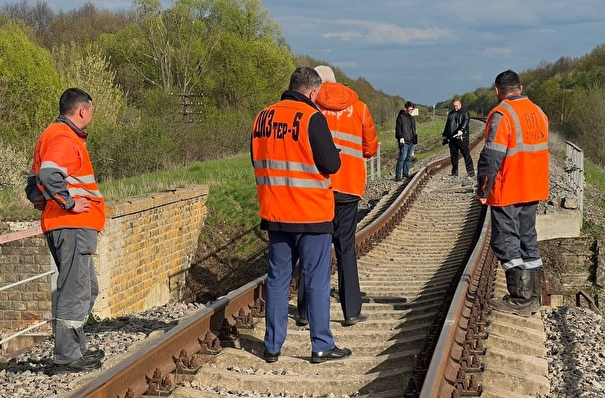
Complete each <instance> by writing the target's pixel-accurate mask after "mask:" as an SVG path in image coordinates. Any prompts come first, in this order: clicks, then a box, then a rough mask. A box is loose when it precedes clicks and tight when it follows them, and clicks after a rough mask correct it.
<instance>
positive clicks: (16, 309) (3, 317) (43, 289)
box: [0, 228, 51, 335]
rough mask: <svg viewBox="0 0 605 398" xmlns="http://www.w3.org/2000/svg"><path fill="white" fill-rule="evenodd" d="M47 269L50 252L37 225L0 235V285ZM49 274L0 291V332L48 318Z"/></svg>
mask: <svg viewBox="0 0 605 398" xmlns="http://www.w3.org/2000/svg"><path fill="white" fill-rule="evenodd" d="M49 270H50V253H49V251H48V247H47V246H46V238H45V237H44V235H42V233H41V231H40V229H39V228H37V229H34V230H30V231H23V232H13V233H10V234H6V235H1V236H0V286H6V285H10V284H12V283H15V282H18V281H21V280H24V279H27V278H30V277H33V276H36V275H38V274H42V273H44V272H47V271H49ZM50 286H51V277H50V276H45V277H43V278H41V279H38V280H36V281H32V282H28V283H25V284H22V285H19V286H17V287H14V288H11V289H8V290H4V291H2V292H0V335H1V334H2V333H3V332H5V331H8V330H18V329H24V328H26V327H28V326H31V325H34V324H36V323H39V322H41V321H42V320H45V319H50V318H51V302H50V293H51V287H50Z"/></svg>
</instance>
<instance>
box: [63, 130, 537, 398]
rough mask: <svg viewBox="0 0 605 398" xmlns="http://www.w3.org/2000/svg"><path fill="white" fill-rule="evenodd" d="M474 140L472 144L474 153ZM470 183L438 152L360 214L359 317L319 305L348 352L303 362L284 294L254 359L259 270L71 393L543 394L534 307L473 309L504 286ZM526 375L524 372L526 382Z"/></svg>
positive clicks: (303, 337) (259, 337) (302, 333)
mask: <svg viewBox="0 0 605 398" xmlns="http://www.w3.org/2000/svg"><path fill="white" fill-rule="evenodd" d="M477 144H479V140H478V139H476V140H475V142H474V143H473V146H476V145H477ZM478 150H479V147H476V148H475V149H474V150H473V155H474V157H475V158H476V156H477V153H478ZM473 191H474V189H473V187H472V186H469V187H463V186H462V184H461V180H458V179H453V178H452V177H450V176H449V160H448V159H443V160H441V161H437V162H434V163H431V164H430V165H429V166H427V167H426V168H425V169H423V170H421V171H420V172H418V173H417V174H416V175H415V176H414V178H413V179H412V180H411V181H409V182H408V183H407V186H405V187H402V188H399V189H396V190H395V191H393V192H391V193H390V194H389V195H386V196H385V198H383V200H382V201H381V203H379V204H378V205H377V206H376V207H375V208H374V209H373V210H372V212H370V214H368V216H366V218H365V219H364V221H363V222H362V223H361V224H360V227H361V229H360V230H359V232H358V235H357V252H358V256H359V260H358V267H359V274H360V285H361V290H362V293H363V295H364V296H363V299H364V300H363V301H364V303H363V307H362V311H363V312H364V313H365V314H367V315H368V320H367V321H365V322H363V323H359V324H357V325H355V326H352V327H344V326H343V325H342V322H343V321H344V320H343V316H342V312H341V309H340V304H339V303H338V301H337V299H336V298H332V299H331V308H330V312H331V327H332V332H333V334H334V339H335V341H336V343H337V344H338V345H339V346H341V347H347V348H350V349H351V350H352V351H353V355H352V357H351V358H348V359H346V360H342V361H335V362H326V363H322V364H311V363H310V354H311V344H310V340H309V331H308V330H307V329H306V328H305V327H298V326H296V325H295V321H294V311H295V308H296V304H295V301H294V300H295V296H293V299H294V300H293V301H291V306H290V307H291V319H290V320H289V326H288V327H289V330H288V337H287V339H286V343H285V345H284V347H283V349H282V356H280V358H279V361H278V362H276V363H272V364H268V363H266V362H265V361H264V360H263V358H262V353H263V349H264V347H263V335H264V318H263V317H262V315H263V311H264V305H263V286H264V282H265V277H262V278H259V279H257V280H255V281H252V282H250V283H248V284H247V285H245V286H243V287H241V288H240V289H238V290H236V291H234V292H232V293H230V294H229V295H227V296H225V297H223V298H221V299H219V300H217V301H216V302H215V303H213V304H212V305H211V306H209V307H208V308H206V309H204V310H202V311H201V312H200V313H198V314H197V315H196V316H193V317H191V318H189V319H187V320H186V321H184V322H183V323H181V324H180V325H178V326H177V327H175V328H173V329H171V330H170V331H169V332H168V333H167V334H166V335H164V336H163V337H161V338H158V340H156V341H155V342H154V343H152V344H150V345H149V346H147V347H146V348H144V349H143V350H141V351H139V352H137V353H136V354H134V355H133V356H131V357H129V358H128V359H127V360H126V361H125V362H123V363H121V364H118V365H116V366H114V367H113V368H111V369H109V370H108V371H107V372H105V373H104V374H103V375H102V376H100V377H98V378H97V379H95V380H93V381H92V382H91V383H90V384H88V385H87V386H85V387H83V388H82V389H80V390H79V391H77V392H76V393H75V394H74V395H72V397H118V398H122V397H124V398H135V397H139V396H141V395H142V394H144V393H147V394H149V395H156V396H166V395H170V396H172V397H212V396H217V395H229V394H231V395H238V394H242V392H244V391H251V392H254V393H257V394H267V396H269V394H273V395H272V396H284V397H305V396H307V397H308V396H317V397H320V396H321V397H323V396H326V397H327V396H330V397H341V396H364V397H377V398H378V397H380V398H382V397H384V398H387V397H406V398H416V397H462V396H479V395H480V394H483V395H482V396H489V397H494V398H503V397H513V396H514V397H524V396H530V394H534V393H536V392H539V393H544V391H545V389H547V386H548V381H547V379H546V377H545V375H546V373H547V365H546V362H545V360H544V361H543V362H541V361H540V360H539V358H538V359H536V357H539V356H541V355H542V356H543V354H544V352H543V351H544V348H543V347H544V344H543V342H542V344H541V343H540V342H541V339H543V334H544V333H543V330H542V332H541V333H542V334H540V327H541V325H542V323H541V320H540V318H539V316H537V317H532V318H520V317H511V316H507V315H505V314H490V311H489V310H488V308H487V300H488V299H489V298H491V297H492V295H495V296H496V297H499V296H501V295H502V294H504V293H503V289H504V290H505V286H504V287H503V286H502V283H503V282H502V280H503V277H502V275H500V276H498V268H499V267H498V265H497V263H496V261H495V259H494V258H493V256H492V255H491V253H490V251H489V250H488V244H487V237H488V231H489V225H488V223H487V222H485V219H486V217H485V216H486V213H487V212H486V208H485V207H482V206H479V205H478V204H476V203H475V202H474V200H473V197H474V193H473ZM366 220H367V221H366ZM334 284H336V282H335V281H334ZM520 331H521V332H525V333H526V334H522V333H521V332H520ZM515 339H516V340H515ZM541 347H542V348H541ZM514 348H519V349H520V350H521V351H523V354H524V355H525V356H526V358H522V357H520V354H519V355H517V354H516V353H515V351H514ZM531 364H533V365H535V366H534V367H533V368H532V367H530V366H529V365H531ZM510 369H515V370H514V371H508V370H510ZM529 380H534V381H535V383H534V384H531V387H527V384H528V383H527V381H529ZM511 385H512V387H511ZM510 388H512V389H510Z"/></svg>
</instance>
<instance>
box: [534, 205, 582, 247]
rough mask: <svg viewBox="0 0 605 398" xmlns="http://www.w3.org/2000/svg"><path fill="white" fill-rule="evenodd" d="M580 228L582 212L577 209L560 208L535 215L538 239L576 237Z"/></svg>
mask: <svg viewBox="0 0 605 398" xmlns="http://www.w3.org/2000/svg"><path fill="white" fill-rule="evenodd" d="M581 228H582V212H580V210H578V209H574V210H571V209H562V210H559V211H555V212H552V213H547V214H538V215H537V217H536V231H537V232H538V240H539V241H540V240H548V239H556V238H576V237H578V236H580V230H581Z"/></svg>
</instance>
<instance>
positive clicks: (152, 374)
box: [72, 134, 483, 398]
mask: <svg viewBox="0 0 605 398" xmlns="http://www.w3.org/2000/svg"><path fill="white" fill-rule="evenodd" d="M482 139H483V135H482V134H480V135H477V137H476V138H474V139H473V140H472V141H471V145H470V146H471V148H472V147H474V146H475V145H477V144H478V143H479V142H480V141H481V140H482ZM447 165H449V157H446V158H442V159H439V160H436V161H434V162H432V163H430V164H429V165H428V166H426V167H425V168H423V169H422V170H420V171H419V172H418V173H416V174H415V176H414V177H413V178H412V180H411V181H410V182H409V183H408V186H407V187H406V189H404V190H403V191H402V192H401V194H400V195H399V197H398V198H397V199H396V200H395V201H394V202H393V203H392V204H391V205H390V206H389V207H388V208H387V209H386V210H385V212H384V213H383V214H381V215H380V216H379V217H378V218H377V219H376V220H374V221H373V222H372V223H370V224H368V225H367V226H366V227H364V228H363V229H362V230H360V231H358V232H357V233H356V235H355V241H356V252H357V254H358V255H362V254H364V253H366V252H367V251H369V250H370V249H371V247H372V246H373V244H374V243H376V242H378V241H379V240H381V239H382V238H383V237H384V236H386V235H388V233H389V232H390V231H392V230H393V228H395V226H396V225H397V223H398V222H400V221H401V219H402V218H403V216H404V215H405V214H406V212H407V210H408V208H409V203H410V202H411V201H413V199H414V198H415V196H416V192H417V189H419V188H420V187H421V186H422V185H423V184H424V183H425V182H426V181H427V179H428V178H429V177H430V176H431V175H433V174H434V173H436V172H437V171H438V170H440V169H441V168H443V167H446V166H447ZM266 278H267V275H266V274H265V275H264V276H262V277H260V278H257V279H255V280H254V281H252V282H249V283H247V284H246V285H244V286H242V287H240V288H238V289H237V290H234V291H232V292H230V293H229V294H227V295H226V296H224V297H221V298H219V299H218V300H216V301H215V302H214V303H212V304H211V305H210V306H208V307H207V308H205V309H203V310H200V311H199V312H198V313H196V314H194V315H193V316H191V317H189V318H188V319H187V320H185V321H184V322H182V323H180V324H179V325H177V326H176V327H174V328H172V329H170V330H169V331H168V332H167V333H165V334H164V335H162V336H160V337H158V338H157V339H156V340H154V341H153V342H151V343H150V344H149V345H147V346H146V347H144V348H143V349H141V350H139V351H137V352H136V353H134V354H132V355H131V356H130V357H128V358H127V359H126V360H125V361H124V362H121V363H119V364H117V365H116V366H114V367H112V368H111V369H109V370H108V371H106V372H105V373H104V374H102V375H101V376H100V377H98V378H96V379H95V380H93V381H92V382H91V383H89V384H88V385H86V386H84V387H82V388H81V389H79V390H77V391H76V392H75V393H74V394H73V395H72V398H106V397H111V398H116V397H117V398H136V397H140V396H142V395H143V394H145V393H148V392H152V393H153V392H156V393H157V394H156V395H168V393H169V390H170V388H171V386H170V385H168V384H169V382H168V381H167V376H169V375H170V373H172V372H174V371H175V370H178V369H182V368H183V366H185V367H187V364H189V363H190V362H191V361H190V359H191V358H193V357H194V356H195V355H196V354H198V353H212V352H213V351H214V352H215V351H218V350H220V348H221V346H220V339H219V337H218V336H220V335H225V334H226V335H227V337H228V336H229V335H231V334H232V333H231V332H232V329H233V328H236V327H237V326H238V324H240V322H241V319H242V318H249V317H254V316H262V315H264V301H263V297H264V285H265V281H266ZM463 279H464V280H465V282H462V283H466V284H468V281H469V280H471V279H472V277H471V276H470V274H467V273H466V271H465V273H464V277H463ZM459 289H463V288H461V287H460V286H459ZM467 290H468V289H466V290H465V292H466V291H467ZM456 297H457V298H460V297H464V296H460V295H458V296H456ZM461 303H464V301H463V300H462V301H461ZM461 303H457V302H454V303H453V305H452V307H453V308H450V310H449V312H448V321H447V322H446V326H447V327H448V330H449V329H452V330H453V329H455V327H454V324H455V322H454V319H456V317H458V318H457V319H459V318H460V315H459V314H458V315H455V314H456V313H459V312H460V311H462V310H464V309H465V308H466V306H464V305H463V304H461ZM450 313H452V314H451V318H450V316H449V315H450ZM452 345H453V341H451V342H450V343H447V342H445V341H440V346H439V347H444V348H445V347H446V346H452ZM445 352H446V351H442V350H440V351H438V352H437V354H438V355H444V353H445ZM437 354H436V355H437ZM436 355H434V356H433V361H441V359H439V358H438V357H437V356H436ZM433 361H431V363H432V362H433ZM183 364H185V365H183ZM430 371H431V373H430V377H431V378H433V375H434V380H435V382H437V381H438V380H437V379H439V377H441V382H443V380H445V378H444V377H442V376H443V372H442V371H441V369H437V370H434V369H430ZM440 375H441V376H440ZM425 380H428V378H426V379H425Z"/></svg>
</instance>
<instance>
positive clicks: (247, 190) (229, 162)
mask: <svg viewBox="0 0 605 398" xmlns="http://www.w3.org/2000/svg"><path fill="white" fill-rule="evenodd" d="M394 126H395V123H394V122H393V124H392V127H386V128H380V129H379V131H378V138H379V141H380V142H381V151H383V153H386V152H385V151H393V152H397V150H398V149H397V142H396V140H395V127H394ZM417 128H418V141H419V145H418V147H417V151H416V157H417V159H424V158H425V157H427V156H430V155H432V154H433V153H434V152H436V151H439V150H440V149H441V138H440V136H441V131H442V130H443V120H441V119H429V120H428V121H427V122H426V123H418V126H417ZM426 148H434V149H432V150H430V151H428V152H426ZM384 171H387V170H384ZM192 184H203V185H208V187H209V197H208V203H207V206H208V209H209V213H208V217H207V220H206V222H207V225H217V226H218V225H221V224H227V225H230V226H235V225H240V226H251V225H254V223H258V203H257V200H256V186H255V183H254V171H253V169H252V165H251V163H250V156H249V155H248V154H242V155H240V156H235V157H231V158H226V159H220V160H212V161H205V162H195V163H192V164H190V165H188V166H186V167H181V168H176V169H172V170H169V171H162V172H155V173H148V174H143V175H140V176H136V177H131V178H125V179H121V180H116V181H110V182H106V183H102V184H100V189H101V192H102V193H103V195H104V196H105V199H106V200H107V201H109V202H111V201H118V200H121V199H125V198H131V197H136V196H140V195H146V194H150V193H154V192H161V191H164V190H169V189H175V188H183V187H185V186H187V185H192ZM39 216H40V214H39V212H38V211H36V210H34V209H33V207H32V205H31V204H30V203H29V201H28V200H27V198H26V197H25V193H24V191H23V187H18V188H4V189H0V221H27V220H37V219H38V218H39Z"/></svg>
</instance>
